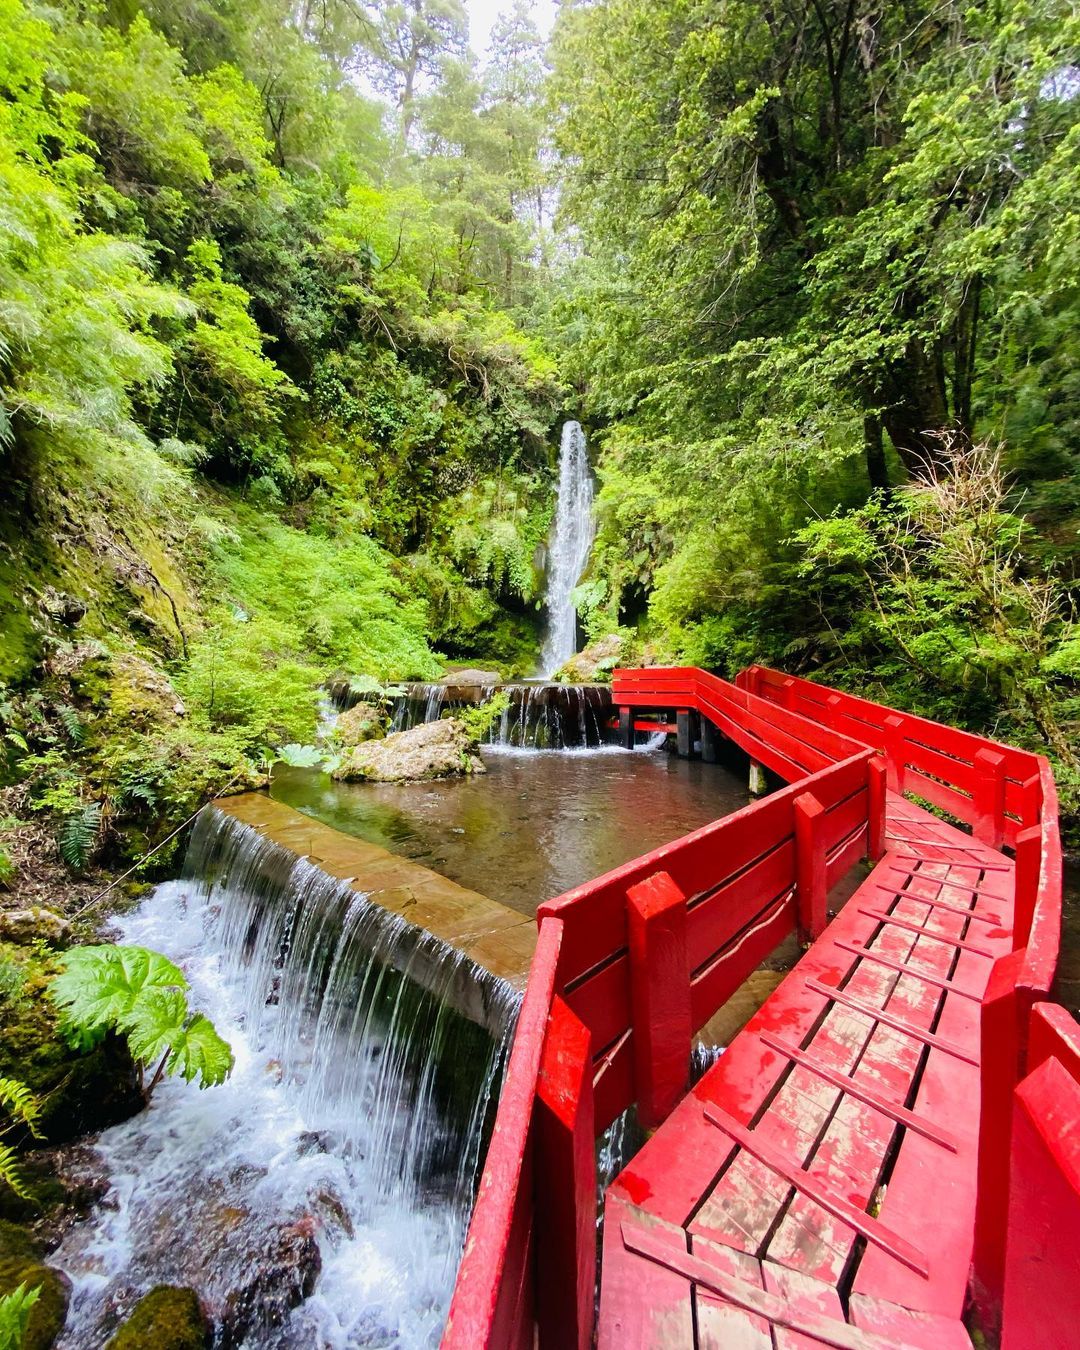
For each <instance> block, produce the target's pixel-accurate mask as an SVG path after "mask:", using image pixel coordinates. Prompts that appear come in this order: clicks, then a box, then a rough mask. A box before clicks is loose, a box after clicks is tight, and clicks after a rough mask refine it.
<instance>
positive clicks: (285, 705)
mask: <svg viewBox="0 0 1080 1350" xmlns="http://www.w3.org/2000/svg"><path fill="white" fill-rule="evenodd" d="M463 22H464V19H463V15H461V14H460V11H459V10H458V9H457V8H456V7H455V6H454V5H449V6H447V5H445V4H442V3H439V4H433V5H430V6H427V5H419V6H407V7H406V6H368V7H366V8H365V7H364V6H362V5H361V6H350V5H340V6H338V5H335V4H328V5H325V6H322V7H318V12H316V8H315V7H305V8H304V10H303V12H298V11H297V9H296V7H294V6H290V5H286V4H283V3H282V2H281V0H257V3H256V4H253V5H250V4H245V5H243V6H240V5H235V4H233V3H231V0H206V2H205V3H199V2H197V0H192V3H191V4H187V5H179V6H177V5H173V4H168V5H165V4H157V3H153V2H152V0H148V2H147V3H144V4H140V3H134V2H133V0H132V2H128V0H116V3H111V4H91V5H84V4H76V3H74V0H71V2H70V3H62V4H60V5H58V6H52V7H46V6H43V5H42V6H38V5H36V4H34V3H32V2H31V0H0V478H2V479H3V481H4V483H5V486H6V487H9V488H10V491H5V493H4V494H3V500H2V502H0V624H2V633H3V640H2V643H0V681H7V682H8V685H9V687H10V690H11V692H10V694H9V695H8V697H6V698H5V699H3V700H0V702H2V703H3V709H4V711H3V712H2V713H0V716H2V718H3V733H4V749H5V755H6V760H7V771H8V773H9V775H10V774H12V773H14V774H16V775H17V776H21V777H28V778H29V781H30V783H31V798H30V806H31V808H32V809H37V810H44V811H47V812H49V813H50V814H52V815H54V816H55V817H56V818H57V820H58V826H57V838H58V844H59V848H60V851H61V854H62V856H63V858H64V859H65V860H66V861H67V862H68V864H69V865H70V866H71V867H72V869H74V870H75V871H81V870H82V869H83V868H85V867H86V866H87V865H88V863H89V862H90V861H91V860H92V859H93V858H94V857H95V856H96V855H98V854H100V853H101V850H102V848H104V847H106V846H109V845H111V844H114V843H116V842H117V841H119V840H121V839H123V838H124V837H125V836H126V837H128V838H130V839H132V840H133V842H134V844H136V845H138V844H140V843H142V842H144V836H145V833H146V831H147V830H149V831H150V834H151V835H152V834H153V833H154V830H155V829H156V826H155V823H154V822H155V821H158V820H173V821H175V819H176V818H177V817H178V816H179V815H181V814H182V813H184V812H186V811H187V810H189V809H193V808H194V807H195V806H197V805H198V802H199V801H200V800H201V799H203V798H204V797H205V795H206V793H207V791H213V790H214V789H215V788H221V787H223V786H224V785H225V783H226V782H228V781H240V782H245V781H249V780H250V779H251V776H252V774H253V773H254V772H255V771H257V769H258V767H259V766H260V765H264V764H265V763H266V762H267V761H268V759H269V758H270V756H271V751H272V748H273V747H274V746H275V745H278V744H281V743H282V742H283V741H290V740H292V741H304V740H308V739H310V738H311V736H312V734H313V732H314V728H315V722H316V716H317V704H318V689H319V685H320V684H321V682H322V681H324V680H325V679H326V678H327V676H328V675H330V674H332V673H333V672H334V671H336V670H344V671H347V672H349V673H350V674H355V675H364V676H367V677H374V678H377V679H381V680H385V679H392V678H410V677H411V678H435V677H437V676H438V674H439V672H440V670H441V668H442V661H443V658H444V657H446V656H461V655H468V656H471V655H473V654H474V653H477V654H481V655H483V656H485V658H487V659H489V660H493V661H496V662H501V663H503V665H504V666H505V667H506V668H507V669H508V670H509V669H522V670H524V669H526V668H528V666H529V664H530V663H531V661H532V659H533V652H534V650H535V646H536V642H537V629H538V621H539V617H538V614H537V607H538V603H539V595H538V589H537V587H538V574H537V572H536V568H535V557H536V554H537V548H538V545H540V544H541V543H542V541H543V538H544V535H545V531H546V528H547V524H548V521H549V518H550V495H551V494H550V481H551V478H550V474H551V451H550V447H549V431H550V428H551V425H552V422H553V420H554V418H555V416H556V414H557V412H558V408H559V404H560V400H561V394H560V386H559V384H558V380H557V371H556V367H555V364H554V362H553V361H552V359H551V358H550V357H549V356H548V355H547V354H546V353H545V351H544V350H543V348H542V346H541V345H540V344H539V342H538V341H537V339H536V338H535V337H530V336H528V335H527V333H526V332H525V331H523V328H522V326H521V321H522V316H523V314H524V311H523V310H522V309H521V305H522V304H523V302H524V301H525V300H526V299H527V298H528V297H529V296H530V295H531V294H532V293H533V292H534V290H535V287H536V283H537V276H538V269H539V268H540V267H541V265H542V264H541V258H542V255H543V250H542V249H541V248H540V246H539V243H538V240H539V235H540V231H541V220H540V210H541V205H540V203H541V197H542V188H543V183H544V172H543V170H542V168H541V165H540V160H539V145H540V141H541V136H542V131H543V116H542V99H541V96H542V75H543V71H542V66H541V60H540V44H539V39H538V37H537V34H536V32H535V30H534V29H533V28H532V26H531V24H530V23H529V21H528V18H527V14H526V11H525V9H524V8H523V7H520V6H519V7H518V9H517V11H516V12H515V15H514V16H513V17H512V18H508V19H507V20H506V21H504V22H503V23H502V24H501V25H500V27H499V29H498V30H497V31H496V34H495V38H494V42H495V56H496V60H495V61H494V62H493V63H492V64H491V66H490V67H489V68H488V70H487V71H481V70H480V68H479V67H478V65H477V63H476V60H475V58H473V57H471V56H469V55H468V54H467V53H466V50H465V48H464V44H463V41H462V38H463V28H462V24H463ZM357 67H361V68H363V69H364V70H365V71H366V72H367V75H368V78H369V79H370V80H371V82H372V84H373V85H374V86H375V87H376V88H378V89H380V90H383V91H385V92H392V93H393V94H394V97H395V99H396V101H397V102H398V104H399V106H400V110H401V111H400V115H393V114H390V113H388V112H387V110H386V109H385V107H384V106H383V105H381V104H379V103H378V102H377V101H376V100H375V99H373V98H372V97H369V96H366V95H365V94H363V93H362V92H360V90H359V88H358V86H357V83H356V81H355V78H354V74H353V72H354V71H355V70H356V69H357ZM511 307H515V308H514V312H511ZM27 526H29V530H28V529H27ZM125 662H126V663H127V664H126V665H125ZM131 662H135V663H136V664H135V665H132V664H131ZM140 662H146V663H148V664H149V665H150V666H152V667H153V668H154V670H155V671H159V670H164V671H165V672H166V673H167V676H168V681H167V682H165V683H162V682H161V681H158V682H157V686H156V693H155V694H154V697H152V698H150V699H147V697H146V690H147V689H148V688H149V687H150V684H149V683H148V682H147V680H146V679H145V678H143V677H144V667H143V666H142V665H140V664H138V663H140ZM151 683H152V681H151ZM28 684H32V685H35V686H36V691H35V694H34V695H33V696H32V697H31V698H29V699H28V698H27V696H26V693H25V689H26V687H27V685H28ZM133 704H136V705H138V707H137V708H136V709H133V707H132V705H133ZM151 704H153V705H154V706H149V705H151ZM174 705H175V706H176V707H177V708H178V709H179V719H180V720H178V717H177V716H176V715H173V713H172V711H171V709H172V708H173V706H174ZM133 711H136V712H137V714H138V715H137V717H136V718H135V719H134V720H133V719H132V717H131V713H132V712H133ZM133 830H134V831H135V833H134V835H133V834H132V831H133Z"/></svg>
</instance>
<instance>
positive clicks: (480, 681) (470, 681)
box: [439, 667, 502, 689]
mask: <svg viewBox="0 0 1080 1350" xmlns="http://www.w3.org/2000/svg"><path fill="white" fill-rule="evenodd" d="M501 682H502V676H501V675H500V674H499V672H498V671H497V670H476V669H474V668H472V667H469V668H468V669H466V670H450V671H447V673H446V674H445V675H444V676H443V677H442V679H441V680H440V681H439V683H440V684H451V685H453V686H454V687H455V688H459V689H469V688H473V687H475V686H480V687H481V688H484V689H487V688H490V687H491V685H493V684H500V683H501Z"/></svg>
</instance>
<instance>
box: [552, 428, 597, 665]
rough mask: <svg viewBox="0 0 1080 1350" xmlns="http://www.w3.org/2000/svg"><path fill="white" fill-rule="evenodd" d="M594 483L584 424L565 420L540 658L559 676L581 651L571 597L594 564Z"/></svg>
mask: <svg viewBox="0 0 1080 1350" xmlns="http://www.w3.org/2000/svg"><path fill="white" fill-rule="evenodd" d="M592 505H593V483H592V475H591V474H590V473H589V459H588V455H587V454H586V449H585V433H584V431H582V429H581V423H580V422H566V423H564V425H563V429H562V444H561V447H560V450H559V497H558V502H557V505H556V508H555V537H554V539H553V540H552V545H551V555H550V557H549V559H548V587H547V609H548V631H547V636H546V638H545V639H544V648H543V651H542V652H541V654H540V670H541V673H542V674H544V675H554V673H555V672H556V671H557V670H558V669H559V667H560V666H561V665H563V664H564V663H565V662H566V661H569V660H570V658H571V657H572V656H573V655H574V653H575V651H576V650H577V643H576V641H575V637H576V629H577V611H576V610H575V609H574V605H573V602H572V600H571V596H572V594H573V591H574V587H575V586H576V585H577V584H578V582H579V581H580V580H581V574H582V572H584V570H585V564H586V563H587V562H588V561H589V550H590V549H591V548H592V542H593V536H594V534H595V531H596V526H595V522H594V521H593V514H592Z"/></svg>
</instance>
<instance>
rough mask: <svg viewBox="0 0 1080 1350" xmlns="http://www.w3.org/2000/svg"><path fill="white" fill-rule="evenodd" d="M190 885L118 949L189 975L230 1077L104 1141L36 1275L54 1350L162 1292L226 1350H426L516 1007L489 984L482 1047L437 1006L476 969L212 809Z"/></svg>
mask: <svg viewBox="0 0 1080 1350" xmlns="http://www.w3.org/2000/svg"><path fill="white" fill-rule="evenodd" d="M185 870H186V876H185V879H184V880H182V881H179V882H167V883H165V884H164V885H162V886H159V887H158V888H157V890H156V891H155V892H154V894H153V895H152V896H150V897H149V898H148V899H147V901H146V902H144V904H143V905H142V906H141V907H140V909H139V910H138V912H137V913H135V914H133V915H130V916H127V917H125V918H123V919H122V920H121V921H120V925H121V928H122V930H123V938H122V940H124V941H127V942H134V943H138V944H142V945H145V946H149V947H153V948H156V949H158V950H161V951H164V952H166V953H167V954H168V955H170V956H172V957H173V958H174V959H176V960H178V961H179V962H180V963H181V965H182V966H183V969H184V970H185V973H186V974H187V976H188V978H189V980H190V981H191V984H192V988H193V998H194V1001H195V1002H196V1003H197V1004H198V1006H200V1007H201V1008H204V1009H205V1010H206V1011H207V1012H208V1013H209V1014H210V1016H211V1017H213V1019H214V1020H215V1022H216V1023H217V1025H218V1027H219V1029H220V1030H221V1031H222V1032H223V1034H224V1035H226V1036H227V1037H228V1039H229V1040H230V1042H231V1043H232V1046H233V1050H234V1052H235V1055H236V1067H235V1069H234V1071H233V1076H232V1078H231V1079H230V1080H229V1082H228V1083H226V1084H224V1085H223V1086H221V1087H218V1088H212V1089H210V1090H209V1091H207V1092H199V1091H198V1090H197V1089H195V1088H193V1087H189V1086H187V1085H185V1084H183V1083H180V1082H176V1081H170V1080H166V1081H165V1082H163V1083H161V1085H160V1086H159V1087H158V1088H157V1090H156V1091H155V1093H154V1099H153V1102H152V1104H151V1106H150V1108H149V1110H147V1111H144V1112H142V1113H141V1114H140V1115H138V1116H136V1117H134V1118H133V1119H132V1120H130V1121H127V1122H125V1123H124V1124H122V1125H118V1126H115V1127H114V1128H113V1129H111V1130H107V1131H105V1132H104V1133H103V1134H102V1135H101V1137H100V1140H99V1142H98V1145H97V1151H98V1155H99V1159H100V1163H101V1166H102V1169H103V1170H104V1172H105V1174H106V1176H107V1178H108V1181H109V1186H110V1193H109V1197H108V1200H107V1201H106V1203H105V1204H104V1205H103V1206H102V1207H101V1208H100V1209H98V1210H97V1211H95V1212H94V1213H93V1214H92V1215H91V1216H90V1217H89V1219H87V1220H86V1221H85V1222H83V1223H80V1224H77V1225H75V1227H74V1228H72V1229H71V1230H70V1232H69V1233H68V1234H67V1235H66V1236H65V1238H64V1240H63V1242H62V1244H61V1246H60V1248H59V1249H58V1251H57V1253H56V1254H55V1255H54V1256H53V1257H52V1258H51V1259H52V1261H53V1263H54V1264H57V1265H59V1266H60V1267H61V1268H62V1269H63V1270H64V1271H65V1272H66V1273H67V1274H68V1276H69V1277H70V1278H71V1280H72V1285H73V1288H72V1310H71V1315H70V1317H69V1322H68V1327H67V1329H66V1330H65V1332H64V1335H63V1339H62V1341H61V1346H62V1347H63V1350H91V1347H94V1350H96V1347H99V1346H101V1345H103V1344H104V1343H105V1341H106V1340H107V1339H108V1336H109V1334H111V1329H112V1327H113V1326H114V1325H115V1321H116V1317H117V1314H118V1312H120V1311H122V1310H123V1309H124V1308H127V1307H130V1306H131V1303H132V1302H133V1300H134V1299H135V1298H137V1297H138V1296H139V1295H140V1294H141V1293H144V1292H145V1291H146V1290H148V1289H149V1288H151V1287H153V1286H154V1285H157V1284H163V1283H164V1284H180V1285H185V1284H186V1285H191V1286H192V1287H194V1288H196V1289H197V1290H198V1292H199V1295H200V1298H201V1299H202V1302H203V1304H204V1306H205V1307H206V1310H207V1311H208V1313H209V1314H210V1316H211V1319H212V1321H213V1323H214V1345H215V1346H219V1347H223V1348H224V1347H239V1346H241V1345H242V1346H244V1347H245V1350H254V1347H258V1350H270V1348H271V1347H272V1348H273V1350H301V1347H304V1348H305V1350H306V1348H307V1347H311V1346H316V1345H317V1346H320V1347H333V1350H344V1347H347V1346H358V1345H372V1346H374V1345H385V1346H389V1345H394V1346H398V1347H408V1348H409V1350H417V1348H418V1347H429V1346H430V1347H433V1346H434V1345H436V1344H437V1342H438V1340H439V1336H440V1334H441V1330H442V1326H443V1322H444V1320H445V1317H446V1312H447V1307H448V1302H449V1297H450V1293H451V1291H452V1288H453V1282H454V1276H455V1272H456V1270H457V1264H458V1260H459V1258H460V1254H461V1248H462V1244H463V1243H464V1239H465V1229H466V1226H467V1224H468V1217H469V1213H470V1210H471V1206H472V1197H473V1190H474V1186H475V1182H476V1177H477V1170H478V1167H479V1164H480V1162H481V1161H482V1153H483V1141H484V1138H485V1124H486V1122H487V1121H488V1120H489V1118H490V1112H491V1109H492V1106H493V1103H494V1101H495V1098H496V1096H497V1091H498V1079H499V1071H500V1066H501V1061H502V1056H503V1052H504V1049H505V1044H506V1040H507V1038H508V1036H509V1031H510V1028H511V1026H512V1024H513V1021H514V1018H515V1015H516V1008H517V996H516V995H515V994H514V993H513V991H512V990H510V989H509V987H507V986H505V985H502V984H501V983H499V982H496V981H493V980H492V979H491V977H486V978H487V981H488V984H489V985H490V986H491V987H490V988H488V989H487V990H486V993H485V997H486V1007H487V1011H488V1022H489V1025H491V1026H493V1027H496V1028H501V1035H497V1036H496V1039H495V1040H492V1039H491V1038H490V1037H489V1036H488V1035H487V1034H486V1033H484V1032H482V1031H481V1030H480V1029H479V1028H478V1027H476V1026H474V1025H473V1024H472V1023H468V1022H465V1021H464V1020H463V1019H461V1018H460V1017H458V1016H457V1015H456V1014H454V1013H451V1012H450V1011H449V1008H448V1005H447V1002H446V1000H445V998H444V997H442V995H443V994H445V993H446V992H447V990H448V989H449V987H450V982H451V981H454V980H456V979H459V978H462V977H465V976H469V977H474V978H480V979H483V978H485V977H484V975H483V973H482V972H479V971H477V970H476V968H475V967H473V966H471V963H469V962H467V961H466V960H465V958H464V957H462V956H461V955H460V954H459V953H457V952H454V951H453V950H452V949H450V948H447V947H445V946H444V945H443V944H439V943H436V942H435V939H433V938H431V937H429V936H428V935H425V934H423V933H422V932H421V931H420V930H418V929H416V928H414V927H411V926H410V925H408V924H406V923H404V921H403V920H401V919H399V918H397V917H396V916H394V915H391V914H389V913H388V912H386V911H384V910H382V909H381V908H379V907H378V906H377V905H374V904H372V903H371V902H369V901H368V900H366V899H365V898H364V897H363V896H362V895H358V894H356V893H355V892H353V891H352V890H351V889H350V888H349V887H348V886H347V885H345V884H344V883H342V882H338V881H335V880H334V879H333V878H331V877H329V876H327V875H326V874H325V873H324V872H321V871H319V869H317V868H316V867H313V866H312V865H311V864H310V863H309V862H307V861H306V860H304V859H299V858H296V857H295V855H293V854H292V853H290V852H287V851H286V850H285V849H282V848H280V847H279V846H277V845H275V844H272V843H269V842H267V841H266V840H264V839H263V838H262V837H261V836H260V835H259V834H258V833H257V832H256V831H255V830H253V829H251V828H250V827H248V826H246V825H242V824H240V823H239V822H238V821H236V820H234V819H232V818H231V817H228V816H226V815H224V814H223V813H222V812H219V811H215V810H213V809H211V808H208V809H207V810H205V811H204V812H203V813H202V816H201V817H200V820H199V822H198V824H197V826H196V829H195V834H194V836H193V839H192V843H191V847H190V849H189V852H188V861H187V866H186V869H185ZM463 966H468V967H469V969H468V970H465V969H463ZM413 976H415V977H417V978H418V979H420V980H421V983H422V985H423V986H425V987H421V983H417V980H416V979H414V978H412V977H413Z"/></svg>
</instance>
